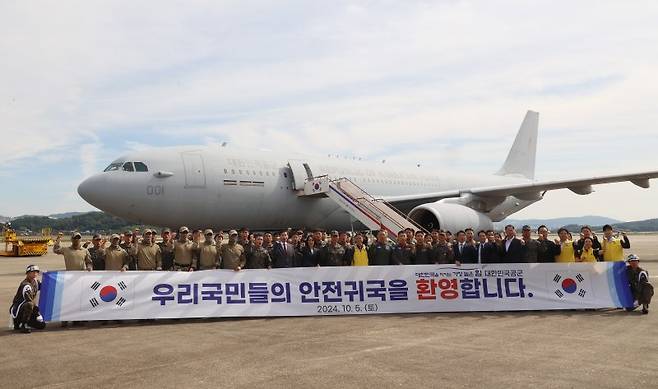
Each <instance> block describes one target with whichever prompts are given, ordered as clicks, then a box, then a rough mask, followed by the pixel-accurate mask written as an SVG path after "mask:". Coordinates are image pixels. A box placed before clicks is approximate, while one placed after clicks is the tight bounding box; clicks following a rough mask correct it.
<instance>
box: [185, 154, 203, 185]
mask: <svg viewBox="0 0 658 389" xmlns="http://www.w3.org/2000/svg"><path fill="white" fill-rule="evenodd" d="M181 157H182V158H183V167H184V168H185V188H205V187H206V173H205V169H204V166H203V156H201V152H198V151H188V152H184V153H181Z"/></svg>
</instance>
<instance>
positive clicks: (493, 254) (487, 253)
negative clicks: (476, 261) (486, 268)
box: [480, 230, 500, 263]
mask: <svg viewBox="0 0 658 389" xmlns="http://www.w3.org/2000/svg"><path fill="white" fill-rule="evenodd" d="M486 234H487V241H486V242H485V243H484V245H482V249H481V253H480V259H481V262H480V263H499V262H500V253H499V252H498V242H496V235H495V234H494V232H493V230H488V231H487V232H486Z"/></svg>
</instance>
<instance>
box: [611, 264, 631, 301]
mask: <svg viewBox="0 0 658 389" xmlns="http://www.w3.org/2000/svg"><path fill="white" fill-rule="evenodd" d="M612 272H613V273H614V285H615V289H616V291H617V293H616V295H617V298H616V300H618V301H616V302H618V303H619V304H620V305H618V306H620V307H623V308H631V307H633V295H632V294H631V288H630V286H629V284H628V274H627V273H626V262H614V264H613V267H612Z"/></svg>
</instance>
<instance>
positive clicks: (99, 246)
mask: <svg viewBox="0 0 658 389" xmlns="http://www.w3.org/2000/svg"><path fill="white" fill-rule="evenodd" d="M91 245H92V246H91V247H88V246H89V242H87V243H85V244H84V245H82V247H84V248H86V249H87V250H88V251H89V255H90V256H91V265H92V266H93V268H94V270H105V239H103V238H102V237H101V236H100V234H94V236H93V237H92V238H91Z"/></svg>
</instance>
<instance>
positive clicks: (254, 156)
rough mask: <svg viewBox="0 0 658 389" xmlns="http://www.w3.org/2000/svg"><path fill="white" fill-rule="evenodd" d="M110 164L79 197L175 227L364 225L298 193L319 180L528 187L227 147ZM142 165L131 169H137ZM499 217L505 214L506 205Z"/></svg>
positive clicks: (382, 187)
mask: <svg viewBox="0 0 658 389" xmlns="http://www.w3.org/2000/svg"><path fill="white" fill-rule="evenodd" d="M127 162H133V163H134V162H142V163H143V164H144V165H146V167H147V168H148V171H126V170H124V165H125V163H127ZM304 164H305V165H306V166H304ZM110 166H115V167H116V170H110V171H105V172H102V173H99V174H96V175H94V176H92V177H89V178H88V179H86V180H85V181H84V182H82V183H81V184H80V186H79V188H78V192H79V193H80V195H81V196H82V198H84V199H85V200H86V201H87V202H89V203H90V204H92V205H94V206H95V207H97V208H99V209H101V210H103V211H106V212H108V213H110V214H113V215H116V216H119V217H122V218H125V219H127V220H132V221H135V222H139V223H143V224H151V225H158V226H171V227H174V228H175V227H177V226H180V225H186V226H189V227H192V228H203V227H212V228H222V229H226V228H236V227H240V226H248V227H249V228H251V229H253V230H276V229H282V228H287V227H309V228H327V229H350V228H351V227H356V226H358V225H359V224H358V222H356V221H355V220H354V218H352V217H351V216H350V215H349V214H348V213H347V212H346V211H344V210H343V209H342V208H340V207H339V206H338V205H337V204H336V203H335V202H334V201H333V200H331V199H329V198H310V197H304V196H298V194H297V191H296V190H295V189H296V188H297V189H299V188H300V183H303V181H304V180H305V179H306V178H308V177H313V176H315V177H317V176H323V175H327V176H329V177H330V178H343V177H346V178H349V179H350V180H352V181H353V182H354V183H356V184H357V185H359V186H360V187H361V188H363V189H364V190H365V191H366V192H368V193H370V194H371V195H373V196H374V197H390V196H400V195H412V194H423V193H429V192H440V191H444V190H453V189H464V190H467V189H468V188H472V187H481V186H494V185H508V184H509V185H511V184H516V183H520V182H529V180H527V179H525V178H519V177H509V176H499V175H493V174H492V175H477V176H473V175H454V174H448V173H447V172H446V171H442V170H441V169H440V168H423V167H408V168H402V167H399V166H392V165H390V164H387V163H375V162H370V161H359V160H352V159H342V158H335V157H324V158H318V157H309V156H303V155H294V156H290V155H285V156H284V155H282V154H278V153H274V152H269V151H254V150H243V149H233V148H232V147H221V146H185V147H171V148H162V149H152V150H148V151H139V152H134V153H131V154H126V155H125V156H123V157H121V158H118V159H117V160H116V161H114V162H113V164H112V165H110ZM136 166H137V165H135V164H133V165H132V169H133V170H135V167H136ZM140 167H141V165H140ZM306 168H308V170H307V169H306ZM128 169H129V170H130V167H129V168H128ZM143 169H144V168H143V167H141V170H143ZM300 172H303V173H300ZM295 173H297V176H295ZM300 176H301V177H300ZM534 201H536V200H532V201H522V200H518V199H512V200H511V202H510V201H508V202H507V203H505V204H503V205H504V206H503V208H504V209H503V210H502V212H503V213H502V214H501V215H502V217H500V216H501V215H496V214H493V213H492V214H491V215H489V216H490V217H491V218H492V219H493V220H496V219H501V218H504V217H505V216H507V215H508V214H510V213H512V212H514V211H516V210H520V209H522V208H523V207H525V206H527V205H530V204H531V203H533V202H534ZM406 211H407V212H408V210H406ZM497 212H499V213H500V212H501V210H500V207H499V208H498V210H497Z"/></svg>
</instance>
